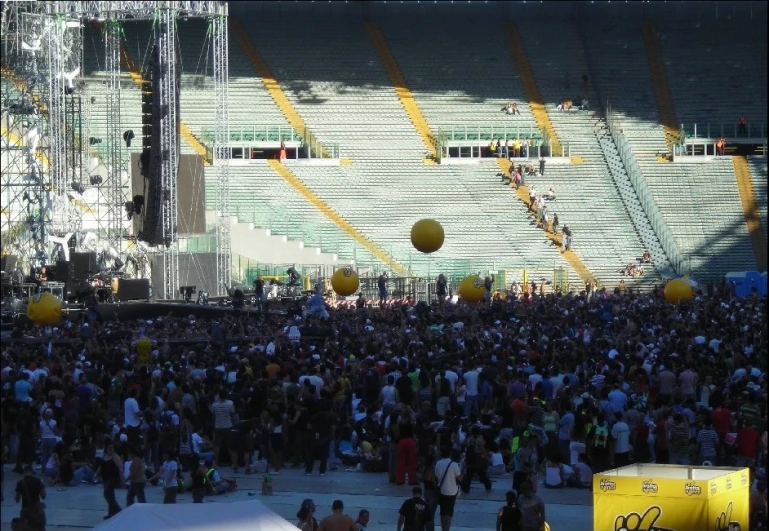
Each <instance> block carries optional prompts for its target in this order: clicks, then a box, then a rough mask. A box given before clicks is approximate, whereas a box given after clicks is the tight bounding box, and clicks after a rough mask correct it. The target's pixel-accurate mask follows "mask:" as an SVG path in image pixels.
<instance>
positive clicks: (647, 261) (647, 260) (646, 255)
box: [641, 251, 652, 264]
mask: <svg viewBox="0 0 769 531" xmlns="http://www.w3.org/2000/svg"><path fill="white" fill-rule="evenodd" d="M641 263H642V264H651V263H652V255H651V253H650V252H649V251H644V254H643V256H642V257H641Z"/></svg>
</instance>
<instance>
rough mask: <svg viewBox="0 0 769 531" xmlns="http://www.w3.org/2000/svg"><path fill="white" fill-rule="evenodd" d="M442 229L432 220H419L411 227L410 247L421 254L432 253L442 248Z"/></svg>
mask: <svg viewBox="0 0 769 531" xmlns="http://www.w3.org/2000/svg"><path fill="white" fill-rule="evenodd" d="M443 237H444V234H443V227H441V224H440V223H438V222H437V221H435V220H434V219H420V220H419V221H417V222H416V223H414V226H413V227H411V245H413V246H414V248H415V249H416V250H417V251H419V252H422V253H426V254H429V253H434V252H435V251H437V250H438V249H440V248H441V247H443Z"/></svg>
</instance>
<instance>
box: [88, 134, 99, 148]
mask: <svg viewBox="0 0 769 531" xmlns="http://www.w3.org/2000/svg"><path fill="white" fill-rule="evenodd" d="M88 144H89V145H91V146H95V145H96V144H101V138H96V137H95V136H92V137H91V138H89V139H88Z"/></svg>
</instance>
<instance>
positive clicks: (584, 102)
mask: <svg viewBox="0 0 769 531" xmlns="http://www.w3.org/2000/svg"><path fill="white" fill-rule="evenodd" d="M580 109H581V110H583V111H589V110H590V102H589V101H587V98H582V105H581V106H580Z"/></svg>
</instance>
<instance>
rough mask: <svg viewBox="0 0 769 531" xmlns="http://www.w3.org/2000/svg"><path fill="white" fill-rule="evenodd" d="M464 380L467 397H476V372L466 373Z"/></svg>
mask: <svg viewBox="0 0 769 531" xmlns="http://www.w3.org/2000/svg"><path fill="white" fill-rule="evenodd" d="M464 378H465V384H466V385H467V396H478V371H474V370H473V371H467V372H466V373H465V375H464ZM447 379H448V376H447ZM449 381H451V380H449Z"/></svg>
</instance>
